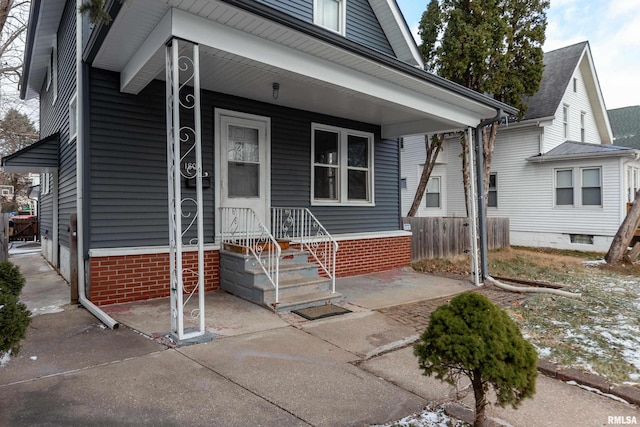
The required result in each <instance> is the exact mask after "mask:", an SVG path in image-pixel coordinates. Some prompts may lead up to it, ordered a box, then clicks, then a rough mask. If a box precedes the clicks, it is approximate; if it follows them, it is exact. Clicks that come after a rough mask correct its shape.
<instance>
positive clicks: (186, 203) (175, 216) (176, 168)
mask: <svg viewBox="0 0 640 427" xmlns="http://www.w3.org/2000/svg"><path fill="white" fill-rule="evenodd" d="M181 44H182V45H183V46H182V47H184V48H185V49H184V50H183V52H181ZM189 51H190V53H191V55H190V56H189ZM166 84H167V93H166V96H167V176H168V199H169V268H170V292H171V332H172V334H173V335H174V336H175V337H176V338H177V339H178V340H184V339H190V338H195V337H198V336H200V335H204V333H205V325H204V227H203V209H202V206H203V196H202V176H203V169H202V147H201V118H200V62H199V50H198V45H197V44H191V43H188V42H184V41H180V40H178V39H173V40H171V41H170V42H169V44H167V47H166ZM183 123H188V124H189V125H188V126H187V125H184V124H183ZM183 165H188V167H182V166H183ZM188 180H192V182H193V181H195V187H196V188H195V195H194V196H195V197H194V196H193V195H192V196H191V197H189V195H187V196H183V190H182V184H183V182H187V181H188ZM183 220H184V221H183ZM196 249H197V259H196V260H195V261H196V264H197V269H195V270H194V265H193V259H194V257H193V256H192V254H193V253H194V252H195V250H196ZM187 254H189V255H187ZM185 258H186V259H185ZM194 296H197V308H193V307H194V306H195V303H196V301H195V298H193V297H194ZM185 308H186V311H187V312H188V313H189V314H188V316H185ZM185 320H188V321H190V322H188V323H190V324H189V325H185Z"/></svg>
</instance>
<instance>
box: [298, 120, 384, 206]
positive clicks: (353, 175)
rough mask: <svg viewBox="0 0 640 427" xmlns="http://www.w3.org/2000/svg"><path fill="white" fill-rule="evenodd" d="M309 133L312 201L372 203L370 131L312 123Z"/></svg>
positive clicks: (320, 202) (371, 146)
mask: <svg viewBox="0 0 640 427" xmlns="http://www.w3.org/2000/svg"><path fill="white" fill-rule="evenodd" d="M312 133H313V135H312V156H313V158H312V163H313V169H312V181H313V185H312V188H311V190H312V194H311V199H312V201H313V202H315V203H317V204H323V203H328V204H334V203H337V204H373V188H374V187H373V134H371V133H366V132H358V131H353V130H349V129H342V128H337V127H333V126H325V125H319V124H315V123H314V124H313V125H312Z"/></svg>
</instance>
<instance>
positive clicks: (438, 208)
mask: <svg viewBox="0 0 640 427" xmlns="http://www.w3.org/2000/svg"><path fill="white" fill-rule="evenodd" d="M423 167H424V166H423ZM432 179H437V180H438V193H429V192H428V191H427V190H428V188H429V181H431V180H432ZM429 181H427V187H426V188H425V189H424V196H425V202H424V208H425V209H428V210H430V211H434V210H438V211H441V210H442V205H443V203H442V176H440V175H432V176H430V177H429ZM427 194H438V204H439V205H438V206H427V201H426V197H427Z"/></svg>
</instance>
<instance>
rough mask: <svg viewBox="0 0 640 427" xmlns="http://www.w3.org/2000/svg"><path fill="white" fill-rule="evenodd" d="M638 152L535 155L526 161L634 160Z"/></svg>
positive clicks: (632, 150) (619, 151) (618, 151)
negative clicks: (617, 158) (619, 158)
mask: <svg viewBox="0 0 640 427" xmlns="http://www.w3.org/2000/svg"><path fill="white" fill-rule="evenodd" d="M637 152H638V150H634V149H629V150H617V151H613V150H612V151H601V152H592V153H582V154H557V155H555V156H554V155H551V156H545V155H542V156H540V155H537V156H532V157H527V159H526V160H527V161H528V162H531V163H545V162H560V161H563V160H589V159H601V158H606V157H630V158H635V157H636V156H637V155H638V154H637Z"/></svg>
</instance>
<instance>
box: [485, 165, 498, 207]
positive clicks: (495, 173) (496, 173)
mask: <svg viewBox="0 0 640 427" xmlns="http://www.w3.org/2000/svg"><path fill="white" fill-rule="evenodd" d="M491 175H495V177H496V180H495V181H496V186H495V190H494V191H495V192H496V205H495V206H489V194H490V193H491V184H490V183H491ZM488 185H489V191H487V208H489V209H498V207H499V206H500V203H499V202H498V172H491V173H489V184H488Z"/></svg>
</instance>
